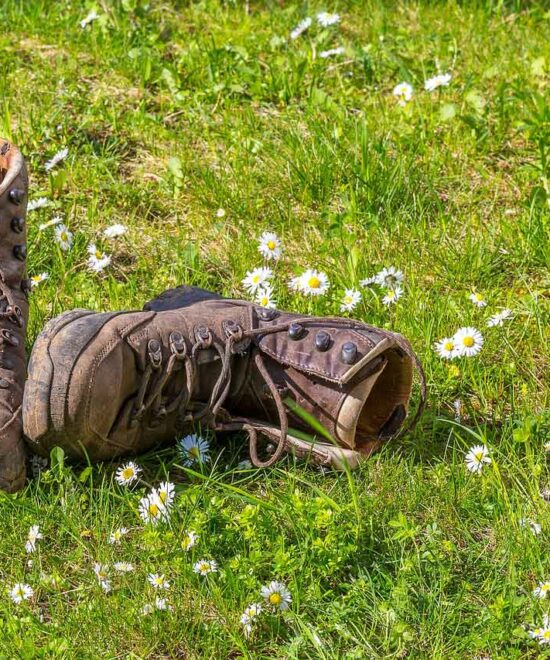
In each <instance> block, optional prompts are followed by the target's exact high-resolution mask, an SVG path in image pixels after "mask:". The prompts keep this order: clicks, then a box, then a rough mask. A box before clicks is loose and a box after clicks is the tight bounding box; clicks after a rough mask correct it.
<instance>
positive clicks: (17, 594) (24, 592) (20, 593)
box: [10, 582, 34, 605]
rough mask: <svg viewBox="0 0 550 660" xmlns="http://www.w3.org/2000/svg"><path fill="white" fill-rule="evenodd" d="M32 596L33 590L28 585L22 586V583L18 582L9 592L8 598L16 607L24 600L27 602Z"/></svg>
mask: <svg viewBox="0 0 550 660" xmlns="http://www.w3.org/2000/svg"><path fill="white" fill-rule="evenodd" d="M33 595H34V590H33V588H32V587H31V586H29V585H28V584H23V583H22V582H18V583H17V584H16V585H14V586H13V588H12V589H11V590H10V598H11V599H12V600H13V602H14V603H16V604H17V605H19V604H20V603H22V602H23V601H24V600H29V598H32V597H33Z"/></svg>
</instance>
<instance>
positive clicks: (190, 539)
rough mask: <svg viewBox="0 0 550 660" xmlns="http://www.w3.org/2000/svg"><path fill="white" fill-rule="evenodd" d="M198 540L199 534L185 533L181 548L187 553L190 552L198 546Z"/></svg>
mask: <svg viewBox="0 0 550 660" xmlns="http://www.w3.org/2000/svg"><path fill="white" fill-rule="evenodd" d="M198 540H199V536H198V534H195V532H185V533H184V534H183V538H182V540H181V547H182V548H183V549H184V550H185V552H188V551H189V550H191V548H192V547H193V546H194V545H196V544H197V541H198Z"/></svg>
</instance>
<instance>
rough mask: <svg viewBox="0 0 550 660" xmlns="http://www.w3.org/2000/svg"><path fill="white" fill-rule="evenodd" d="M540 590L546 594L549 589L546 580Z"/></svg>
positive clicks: (549, 586) (549, 585)
mask: <svg viewBox="0 0 550 660" xmlns="http://www.w3.org/2000/svg"><path fill="white" fill-rule="evenodd" d="M540 590H541V591H542V592H543V593H545V594H547V593H548V592H549V591H550V584H549V583H548V582H547V583H546V584H543V585H542V587H541V588H540Z"/></svg>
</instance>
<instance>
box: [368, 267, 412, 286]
mask: <svg viewBox="0 0 550 660" xmlns="http://www.w3.org/2000/svg"><path fill="white" fill-rule="evenodd" d="M404 279H405V276H404V275H403V271H401V270H398V269H397V268H396V267H395V266H390V267H389V268H382V270H381V271H380V272H378V273H376V275H375V280H374V281H375V282H376V284H380V286H384V287H387V288H389V289H391V288H393V287H395V286H396V285H397V284H400V283H401V282H402V281H403V280H404Z"/></svg>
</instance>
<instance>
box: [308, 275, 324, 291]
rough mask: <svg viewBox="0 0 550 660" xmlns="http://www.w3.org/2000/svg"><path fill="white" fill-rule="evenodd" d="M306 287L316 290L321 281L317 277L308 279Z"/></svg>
mask: <svg viewBox="0 0 550 660" xmlns="http://www.w3.org/2000/svg"><path fill="white" fill-rule="evenodd" d="M307 285H308V286H309V288H310V289H318V288H319V287H320V286H321V280H320V279H319V278H318V277H315V276H313V277H310V278H309V280H308V282H307Z"/></svg>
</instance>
